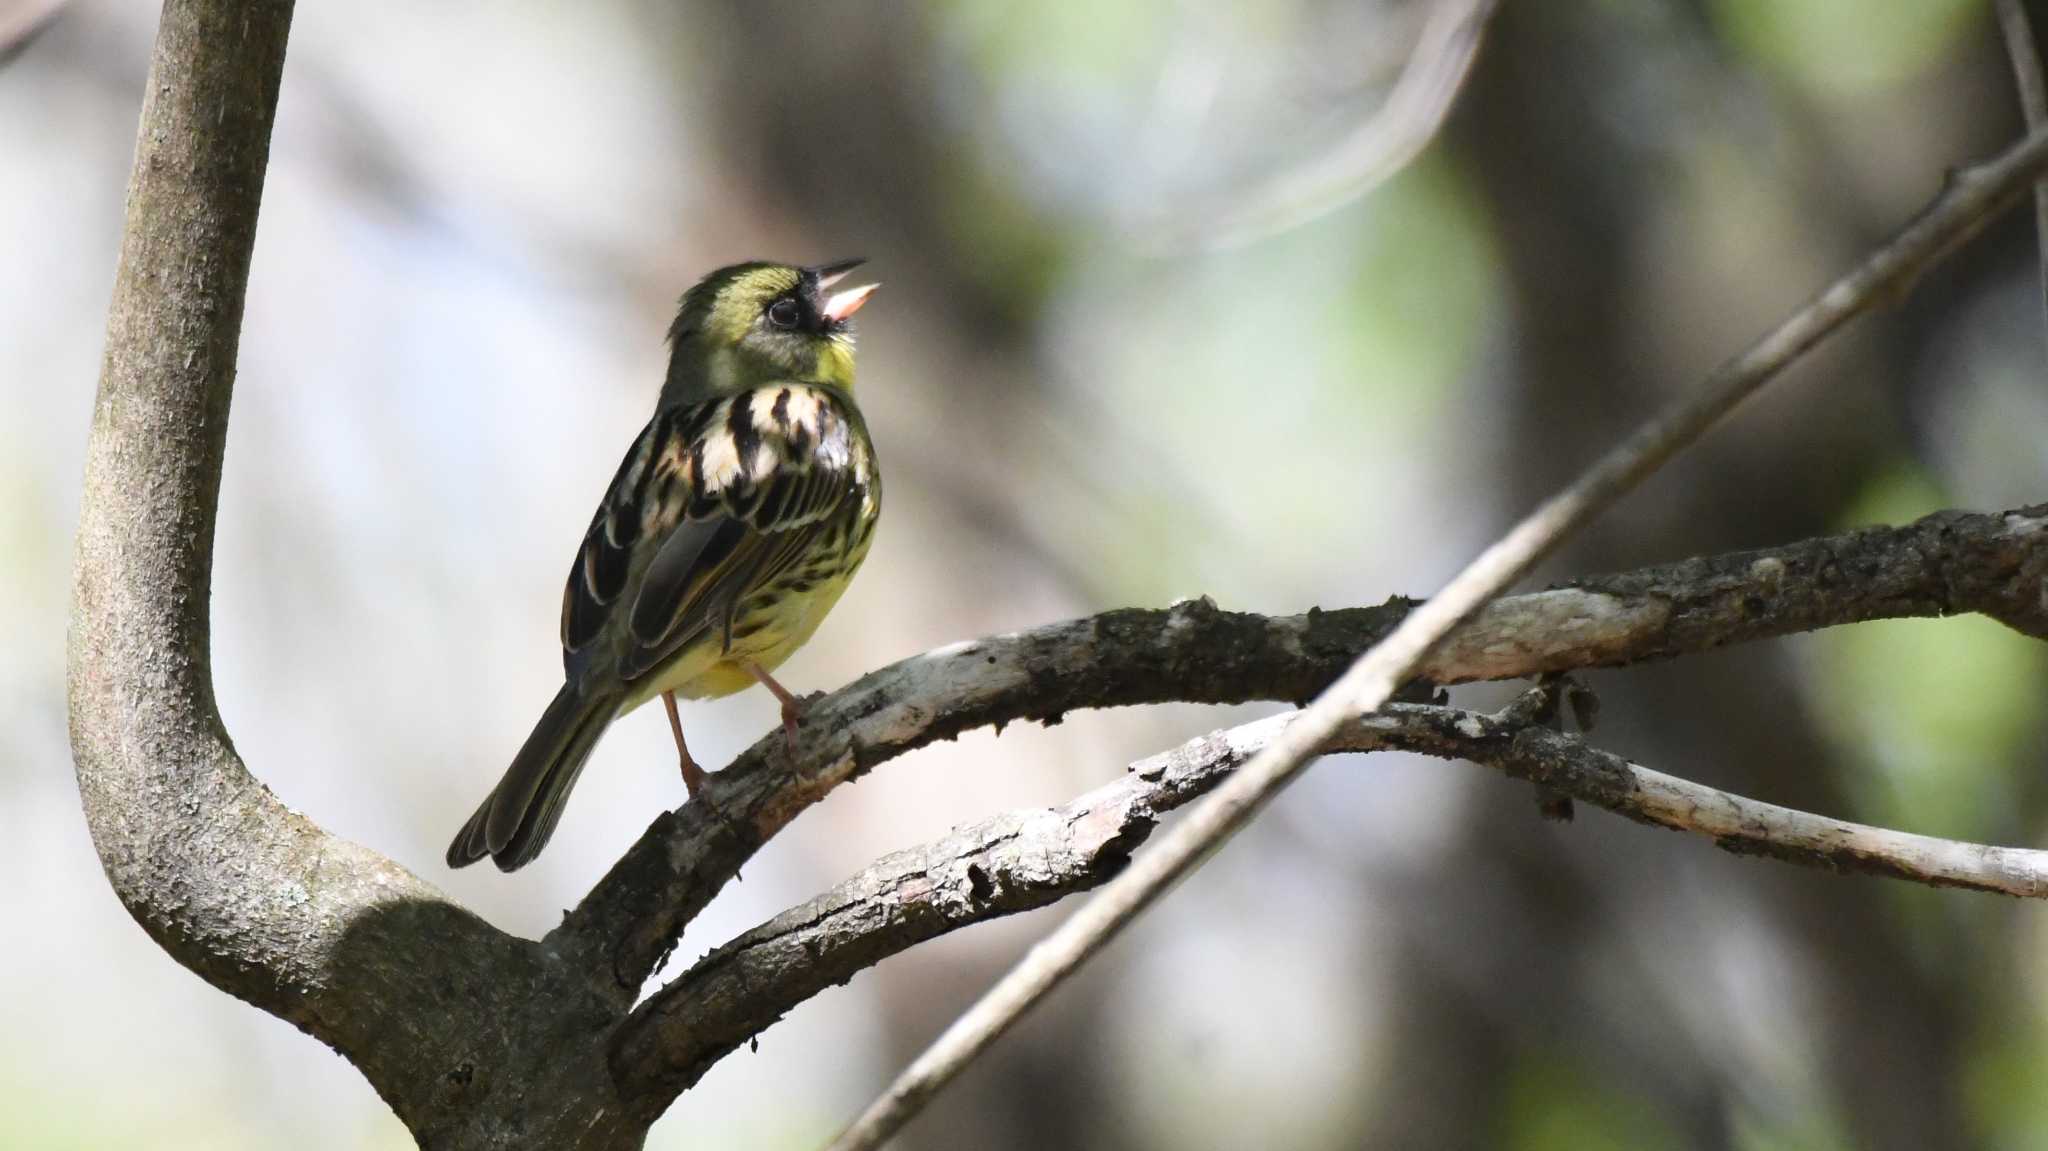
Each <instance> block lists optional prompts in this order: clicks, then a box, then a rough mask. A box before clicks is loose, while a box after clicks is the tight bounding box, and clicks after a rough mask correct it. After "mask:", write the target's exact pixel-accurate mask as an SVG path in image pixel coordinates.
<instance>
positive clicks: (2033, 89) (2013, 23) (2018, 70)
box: [1997, 0, 2048, 309]
mask: <svg viewBox="0 0 2048 1151" xmlns="http://www.w3.org/2000/svg"><path fill="white" fill-rule="evenodd" d="M1997 8H1998V27H1999V30H2000V31H2001V32H2002V33H2003V34H2004V37H2005V52H2006V55H2007V56H2008V57H2010V58H2011V60H2012V78H2013V86H2014V87H2016V88H2017V89H2019V96H2020V113H2021V114H2022V115H2024V116H2025V117H2026V124H2027V131H2029V132H2038V131H2040V130H2041V129H2042V128H2043V127H2044V126H2048V79H2044V78H2043V76H2042V74H2041V51H2040V46H2039V44H2038V43H2037V42H2036V41H2035V40H2034V29H2033V27H2032V24H2031V22H2030V21H2028V19H2027V9H2026V5H2025V4H2024V3H2023V2H2022V0H1998V4H1997ZM2034 242H2035V244H2037V245H2038V246H2039V248H2040V252H2041V294H2042V295H2041V298H2042V305H2043V308H2044V309H2048V181H2043V182H2040V183H2036V184H2035V185H2034Z"/></svg>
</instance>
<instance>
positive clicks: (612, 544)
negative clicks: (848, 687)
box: [447, 259, 882, 872]
mask: <svg viewBox="0 0 2048 1151" xmlns="http://www.w3.org/2000/svg"><path fill="white" fill-rule="evenodd" d="M864 262H865V261H863V260H857V259H856V260H842V261H838V262H835V263H827V264H821V265H812V266H799V265H794V264H784V263H771V262H765V261H755V262H749V263H743V264H734V265H731V266H729V267H725V268H720V269H718V270H717V271H714V272H712V273H710V274H709V275H707V276H705V277H704V278H703V279H702V280H699V281H698V282H697V283H696V284H695V285H694V286H692V287H691V288H690V289H689V290H688V291H687V292H685V293H684V294H683V297H682V301H681V304H680V305H679V307H678V308H677V311H676V317H675V321H674V323H673V324H672V325H670V328H669V333H668V337H669V362H668V373H667V375H666V377H665V378H664V380H663V382H662V387H661V392H660V396H659V399H658V400H657V402H656V404H655V412H654V416H653V418H652V419H650V420H649V421H648V423H647V427H646V428H645V429H644V430H643V431H641V433H640V435H639V437H638V438H636V439H635V440H634V441H633V445H632V447H631V448H629V449H628V450H627V452H626V458H625V459H624V461H622V462H621V463H620V465H619V468H618V471H617V473H616V474H615V475H614V476H613V478H612V482H611V486H610V487H609V488H608V489H607V490H606V491H605V495H604V500H603V502H602V503H600V504H599V505H598V508H597V512H596V514H595V515H593V516H592V517H591V520H590V528H589V530H588V531H586V532H585V533H584V536H583V543H582V545H581V547H579V548H578V549H577V552H576V559H575V562H574V563H573V564H572V565H571V566H570V569H569V579H568V585H567V586H566V587H565V588H564V589H563V593H562V620H561V635H562V666H563V683H562V687H561V690H560V691H558V692H556V693H555V698H554V701H553V702H551V703H549V704H548V706H547V709H546V710H545V711H544V712H543V713H542V714H541V717H540V720H539V722H538V723H536V724H535V725H534V728H533V732H532V734H531V735H529V736H527V738H526V742H525V743H524V744H522V745H521V746H520V748H519V751H518V753H517V754H516V755H515V756H514V757H513V759H512V764H511V766H510V767H508V768H507V769H506V770H505V774H504V777H503V778H502V779H501V780H499V782H498V785H497V787H496V788H494V789H493V790H492V791H491V793H490V795H488V796H487V797H485V799H484V801H483V803H482V805H481V806H479V807H478V808H477V809H476V814H475V815H473V816H471V817H470V819H469V822H468V823H466V824H464V825H463V828H462V830H461V831H460V832H458V833H457V834H456V836H455V839H454V842H452V843H450V844H449V845H448V855H447V862H448V866H450V867H452V868H460V867H466V866H468V865H469V864H472V863H475V862H476V861H478V860H480V859H483V858H484V857H485V856H489V857H490V859H491V861H492V862H493V863H495V864H496V865H497V866H498V868H499V869H500V870H501V871H507V872H509V871H514V870H517V869H518V868H520V867H523V866H525V865H526V864H527V863H530V862H532V860H533V858H534V857H535V856H536V855H538V854H540V851H541V849H542V848H543V847H545V846H547V842H548V839H549V837H550V836H552V835H553V834H554V830H555V824H556V821H557V820H559V819H560V818H561V814H562V805H563V803H564V802H565V801H566V800H567V799H568V797H569V791H570V789H571V788H573V787H574V786H575V784H576V778H577V776H578V775H579V774H580V773H581V772H582V770H583V764H584V762H585V760H587V759H588V758H589V757H590V753H591V751H592V749H593V748H595V747H596V745H597V742H598V740H599V738H600V737H602V736H603V734H604V732H605V730H606V728H608V727H609V726H610V725H611V723H612V721H613V720H615V719H617V718H619V717H620V716H622V715H624V714H626V713H627V712H630V711H632V710H634V709H635V708H637V707H639V706H640V705H642V704H644V703H647V702H648V701H649V700H652V699H654V698H655V697H656V696H659V697H661V701H662V704H663V705H664V707H665V709H666V710H667V712H668V721H669V730H670V731H671V732H672V733H673V734H674V736H675V743H676V752H677V754H678V756H679V757H680V758H681V760H682V774H683V785H684V789H685V791H686V792H687V793H688V797H689V798H691V799H694V798H696V796H697V794H698V791H699V789H700V788H701V787H702V786H703V784H704V779H705V773H704V769H703V768H702V767H700V766H698V764H697V762H696V760H694V759H692V758H691V756H690V750H689V746H688V745H687V744H686V743H685V742H684V741H683V725H682V719H681V717H680V715H679V714H678V712H677V708H676V699H677V698H678V697H681V698H683V699H712V698H717V697H720V696H726V695H731V694H733V693H735V692H738V691H742V690H745V689H746V688H748V687H751V686H753V685H754V684H756V683H759V684H761V685H762V686H764V687H766V688H767V689H768V690H769V691H770V692H772V693H773V694H774V695H775V698H776V700H777V701H778V702H779V703H780V704H781V708H782V730H783V733H784V738H785V740H786V741H787V745H788V747H789V749H790V752H791V754H792V755H793V754H794V751H795V747H796V732H797V723H798V719H799V716H800V713H801V709H802V701H801V700H799V699H798V698H797V697H796V696H795V695H794V694H793V693H791V692H790V691H789V690H788V689H787V688H785V687H783V686H782V684H780V683H778V682H777V681H776V679H775V677H774V675H773V674H772V673H773V672H774V670H775V668H776V667H777V666H778V665H780V664H781V663H782V661H783V660H785V659H787V658H788V657H789V656H790V654H791V653H792V652H794V651H796V650H797V649H798V648H799V647H802V646H803V644H804V643H805V642H806V641H807V640H809V639H810V638H811V634H812V633H813V632H815V631H816V630H817V628H818V625H819V623H820V622H821V621H822V620H823V619H824V618H825V614H826V613H827V612H828V611H830V610H831V609H832V605H833V604H834V603H836V602H837V601H838V599H839V597H840V594H841V593H842V592H844V591H845V590H846V586H847V584H848V583H849V582H850V581H851V580H852V578H853V575H854V572H855V570H856V569H858V568H859V567H860V564H861V561H862V559H864V558H865V557H866V555H867V552H868V547H869V544H870V543H871V542H872V540H873V538H874V531H875V523H876V520H877V518H878V516H879V515H880V513H881V498H882V483H881V473H880V471H879V469H878V467H877V464H876V460H875V451H874V445H873V443H872V442H871V441H870V439H869V437H868V430H867V423H866V421H865V420H864V419H863V418H862V416H861V411H860V408H859V406H858V405H857V404H855V402H854V398H853V375H854V366H853V351H854V338H853V327H852V319H853V314H854V313H855V312H857V311H859V310H860V308H861V307H862V305H864V304H866V303H867V301H868V299H869V298H870V297H871V296H872V295H873V293H874V291H875V289H876V288H877V287H878V286H879V285H876V284H863V285H860V286H859V287H854V288H846V289H841V290H837V291H835V290H834V289H835V288H837V286H838V284H839V283H840V281H841V280H842V279H844V278H845V277H846V275H847V274H848V273H850V272H851V271H853V269H855V268H857V267H859V266H860V265H861V264H863V263H864Z"/></svg>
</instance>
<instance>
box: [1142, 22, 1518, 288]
mask: <svg viewBox="0 0 2048 1151" xmlns="http://www.w3.org/2000/svg"><path fill="white" fill-rule="evenodd" d="M1497 6H1498V0H1435V3H1433V4H1432V5H1431V7H1430V11H1429V14H1428V16H1427V17H1426V18H1425V20H1424V22H1423V26H1422V34H1421V35H1420V36H1419V37H1418V38H1417V40H1416V42H1415V48H1414V50H1413V51H1411V52H1410V53H1409V54H1408V60H1407V62H1406V63H1405V64H1404V65H1403V66H1402V68H1401V75H1400V76H1399V77H1398V78H1396V79H1395V81H1394V86H1393V88H1392V89H1390V90H1389V91H1388V93H1387V97H1386V100H1385V101H1384V102H1382V103H1381V105H1380V107H1379V109H1378V110H1377V111H1375V112H1374V113H1373V114H1372V116H1371V117H1370V118H1368V119H1367V120H1366V121H1365V122H1364V123H1362V124H1360V125H1359V126H1358V127H1357V129H1355V130H1354V131H1353V132H1352V133H1351V134H1350V135H1349V136H1347V137H1345V138H1344V140H1342V141H1341V142H1339V143H1338V144H1337V146H1336V147H1334V148H1331V149H1330V150H1329V151H1328V152H1326V153H1324V154H1322V155H1320V156H1318V157H1317V158H1316V159H1315V160H1314V162H1312V163H1309V164H1305V165H1302V166H1300V167H1298V168H1292V169H1288V170H1286V171H1284V172H1282V173H1280V174H1279V175H1278V176H1276V177H1274V178H1272V179H1270V180H1268V181H1266V182H1265V183H1264V184H1263V185H1262V186H1260V187H1259V188H1257V189H1255V190H1254V191H1252V192H1250V193H1249V194H1246V195H1245V196H1244V197H1243V199H1242V202H1239V203H1236V204H1233V205H1231V206H1229V207H1226V208H1222V209H1218V210H1215V211H1212V212H1210V213H1209V214H1208V215H1207V216H1206V217H1205V218H1202V219H1201V222H1200V223H1198V224H1195V225H1193V226H1192V227H1188V226H1176V227H1174V229H1173V232H1175V233H1178V235H1175V236H1173V237H1171V238H1169V239H1162V240H1153V241H1151V242H1149V243H1148V245H1147V246H1152V247H1162V246H1169V245H1175V244H1179V243H1185V242H1187V241H1188V240H1191V239H1192V240H1195V241H1198V242H1200V243H1202V244H1206V245H1209V246H1212V247H1233V246H1236V245H1239V244H1247V243H1251V242H1252V241H1255V240H1258V239H1262V238H1264V237H1266V236H1270V235H1273V234H1274V233H1277V232H1283V231H1286V230H1288V229H1290V228H1297V227H1300V226H1301V225H1303V224H1306V223H1309V222H1310V221H1312V220H1316V219H1319V218H1321V217H1322V216H1325V215H1328V214H1329V213H1331V212H1334V211H1336V210H1337V209H1339V208H1341V207H1343V206H1344V205H1346V204H1349V203H1351V202H1352V201H1354V200H1357V199H1358V198H1359V197H1361V196H1363V195H1365V194H1366V193H1367V192H1370V191H1372V190H1373V189H1374V188H1377V187H1379V186H1380V185H1381V184H1383V183H1385V182H1386V181H1388V180H1390V179H1392V178H1393V177H1394V176H1395V175H1397V174H1399V173H1400V172H1401V171H1402V170H1403V169H1405V168H1406V167H1408V165H1409V164H1410V163H1412V162H1413V161H1414V160H1415V157H1416V156H1417V155H1419V154H1420V153H1421V152H1422V149H1423V148H1425V147H1427V146H1428V144H1429V142H1430V141H1431V140H1433V139H1435V138H1436V134H1437V130H1438V129H1440V128H1441V127H1443V122H1444V117H1445V116H1447V115H1449V114H1450V110H1451V105H1452V103H1453V102H1454V101H1455V100H1456V99H1457V95H1458V92H1459V90H1460V89H1462V88H1463V87H1464V84H1465V77H1466V75H1467V74H1469V73H1470V72H1471V70H1472V62H1473V61H1474V60H1476V59H1478V57H1479V45H1480V42H1481V41H1482V40H1483V39H1484V36H1485V32H1486V24H1487V21H1488V20H1489V19H1490V18H1491V17H1492V16H1493V11H1494V9H1495V8H1496V7H1497ZM1197 216H1198V217H1200V216H1201V214H1200V213H1197Z"/></svg>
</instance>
